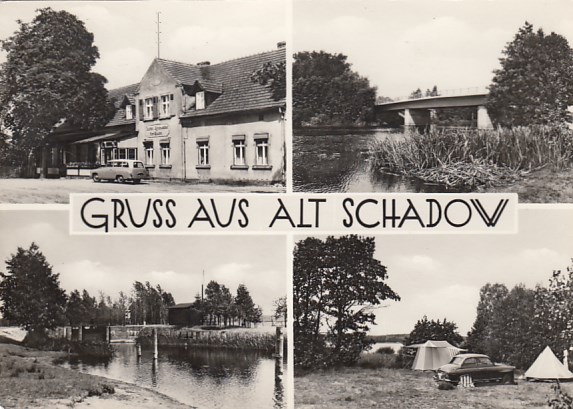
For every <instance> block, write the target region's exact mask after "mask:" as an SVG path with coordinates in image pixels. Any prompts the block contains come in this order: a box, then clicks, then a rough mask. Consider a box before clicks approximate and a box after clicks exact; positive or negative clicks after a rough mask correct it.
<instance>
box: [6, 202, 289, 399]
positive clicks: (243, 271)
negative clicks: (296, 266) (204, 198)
mask: <svg viewBox="0 0 573 409" xmlns="http://www.w3.org/2000/svg"><path fill="white" fill-rule="evenodd" d="M67 223H68V215H67V212H66V211H58V210H51V211H43V210H37V211H36V210H34V211H20V210H13V211H12V210H11V211H3V212H1V213H0V259H1V260H2V265H1V267H0V314H1V319H0V321H1V325H0V384H1V385H2V387H1V388H0V406H2V407H5V408H47V407H61V408H67V407H71V408H83V407H90V408H91V407H95V408H158V407H167V408H182V409H183V408H249V409H250V408H277V409H278V408H286V407H287V393H286V384H287V381H286V378H287V377H288V369H287V367H286V358H287V355H286V354H285V353H284V351H286V348H287V344H288V340H287V330H286V320H287V310H286V308H287V306H286V296H287V273H286V265H287V251H286V239H285V237H284V236H280V235H275V236H255V235H249V236H231V235H227V236H185V237H181V236H173V235H172V236H142V235H139V236H130V237H129V238H126V237H121V236H116V237H107V236H99V235H98V236H70V235H69V234H68V230H67Z"/></svg>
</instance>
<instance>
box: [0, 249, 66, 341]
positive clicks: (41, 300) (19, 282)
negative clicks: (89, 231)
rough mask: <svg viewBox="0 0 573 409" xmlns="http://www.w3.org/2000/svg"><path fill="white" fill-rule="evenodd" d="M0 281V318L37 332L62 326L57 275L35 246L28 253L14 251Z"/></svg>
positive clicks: (62, 302) (61, 298)
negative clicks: (0, 302) (0, 303)
mask: <svg viewBox="0 0 573 409" xmlns="http://www.w3.org/2000/svg"><path fill="white" fill-rule="evenodd" d="M0 277H1V278H2V281H1V282H0V301H2V305H0V312H1V313H2V315H3V316H4V318H6V319H8V320H9V321H10V322H11V323H13V324H17V325H20V326H22V327H23V328H25V329H26V330H29V331H39V332H41V331H44V330H45V329H51V328H55V327H56V326H57V325H59V324H61V323H62V321H63V319H64V306H65V303H66V295H65V292H64V290H62V289H61V288H60V283H59V279H58V277H59V274H55V273H53V272H52V267H51V266H50V265H49V264H48V262H47V261H46V258H45V257H44V255H43V254H42V252H40V249H39V247H38V246H37V245H36V244H35V243H32V244H31V245H30V248H29V249H23V248H21V247H18V250H17V252H16V254H13V255H12V256H11V257H10V258H9V259H8V260H6V272H5V273H0Z"/></svg>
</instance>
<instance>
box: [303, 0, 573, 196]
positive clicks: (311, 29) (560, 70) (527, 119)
mask: <svg viewBox="0 0 573 409" xmlns="http://www.w3.org/2000/svg"><path fill="white" fill-rule="evenodd" d="M572 16H573V4H572V3H571V2H570V1H568V0H556V1H517V0H502V1H486V2H484V1H479V0H464V1H424V0H405V1H374V0H372V1H371V0H363V1H341V0H334V1H302V0H295V1H294V5H293V51H294V61H293V79H292V81H293V90H292V92H293V101H292V103H293V132H294V135H293V167H292V168H293V189H294V191H297V192H327V193H328V192H406V193H418V192H420V193H440V192H455V193H458V192H515V193H518V194H519V199H520V202H531V203H553V202H559V203H564V202H568V203H570V202H572V201H573V190H572V189H571V180H572V178H573V173H572V170H571V164H572V158H573V143H572V141H573V130H572V129H571V128H572V124H573V119H572V112H573V109H572V106H573V83H572V81H571V75H572V74H571V72H572V69H573V50H572V49H571V42H572V41H573V17H572Z"/></svg>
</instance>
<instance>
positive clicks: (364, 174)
mask: <svg viewBox="0 0 573 409" xmlns="http://www.w3.org/2000/svg"><path fill="white" fill-rule="evenodd" d="M403 137H404V135H403V134H402V133H400V132H397V131H396V130H389V129H372V130H359V131H344V130H340V131H339V130H332V129H329V130H320V131H316V130H313V131H312V132H311V131H307V130H304V129H302V130H296V131H295V134H294V137H293V190H294V191H295V192H317V193H335V192H366V193H369V192H393V193H402V192H409V193H412V192H414V193H443V192H457V191H455V190H451V189H447V188H446V186H441V185H436V184H427V183H424V182H422V181H421V180H419V179H414V178H407V177H403V176H399V175H394V174H388V173H382V172H379V171H372V170H371V169H370V163H369V161H368V150H369V146H370V144H371V143H372V142H374V141H376V140H383V139H386V138H403Z"/></svg>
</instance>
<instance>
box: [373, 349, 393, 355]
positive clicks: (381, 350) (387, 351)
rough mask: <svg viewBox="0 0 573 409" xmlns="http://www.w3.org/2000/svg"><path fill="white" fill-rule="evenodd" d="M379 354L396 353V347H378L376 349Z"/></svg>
mask: <svg viewBox="0 0 573 409" xmlns="http://www.w3.org/2000/svg"><path fill="white" fill-rule="evenodd" d="M376 353H377V354H387V355H393V354H394V348H392V347H382V348H378V349H377V350H376Z"/></svg>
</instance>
